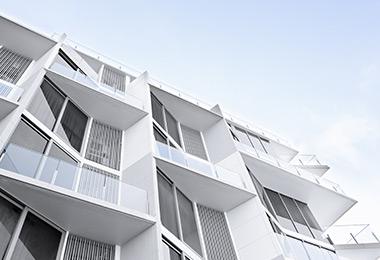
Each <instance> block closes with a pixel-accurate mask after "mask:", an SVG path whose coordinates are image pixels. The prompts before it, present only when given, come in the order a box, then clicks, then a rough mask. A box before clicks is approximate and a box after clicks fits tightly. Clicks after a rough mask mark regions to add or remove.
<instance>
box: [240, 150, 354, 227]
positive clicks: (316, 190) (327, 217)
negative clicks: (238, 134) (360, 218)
mask: <svg viewBox="0 0 380 260" xmlns="http://www.w3.org/2000/svg"><path fill="white" fill-rule="evenodd" d="M242 156H243V159H244V162H245V163H246V165H247V166H248V167H249V168H250V169H251V171H252V172H253V174H255V176H256V177H257V178H258V179H259V181H260V182H261V183H262V185H263V186H265V187H268V188H270V189H273V190H275V191H278V192H280V193H282V194H285V195H288V196H290V197H292V198H295V199H298V200H300V201H302V202H305V203H307V204H308V205H309V207H310V209H311V211H312V212H313V214H314V215H315V217H316V219H317V220H318V222H319V224H320V225H321V227H322V228H323V229H325V228H327V227H329V226H330V225H332V224H333V223H334V222H336V221H337V220H338V219H339V218H340V217H341V216H342V215H343V214H344V213H345V212H347V211H348V210H349V209H350V208H351V207H352V206H353V205H354V204H355V203H356V201H355V200H354V199H352V198H350V197H348V196H346V195H344V194H341V193H338V192H336V191H334V190H332V189H329V188H326V187H324V186H322V185H319V184H317V183H315V182H311V181H309V180H307V179H305V178H303V177H301V176H299V175H296V174H293V173H290V172H288V171H286V170H284V169H281V168H279V167H276V166H273V165H272V164H270V163H267V162H264V161H262V160H260V159H257V158H255V157H252V156H249V155H247V154H245V153H242Z"/></svg>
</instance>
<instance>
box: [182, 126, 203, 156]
mask: <svg viewBox="0 0 380 260" xmlns="http://www.w3.org/2000/svg"><path fill="white" fill-rule="evenodd" d="M181 129H182V136H183V142H184V144H185V150H186V152H187V153H189V154H192V155H195V156H197V157H199V158H202V159H204V160H207V155H206V150H205V147H204V146H203V140H202V136H201V133H200V132H199V131H197V130H194V129H192V128H190V127H187V126H185V125H181Z"/></svg>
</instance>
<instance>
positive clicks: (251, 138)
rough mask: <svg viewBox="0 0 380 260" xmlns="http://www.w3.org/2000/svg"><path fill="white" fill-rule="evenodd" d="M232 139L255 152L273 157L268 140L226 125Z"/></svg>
mask: <svg viewBox="0 0 380 260" xmlns="http://www.w3.org/2000/svg"><path fill="white" fill-rule="evenodd" d="M228 126H229V129H230V131H231V133H232V137H233V138H234V139H235V140H237V141H238V142H240V143H243V144H245V145H248V146H251V147H253V148H255V150H256V151H257V152H261V153H267V154H272V155H274V152H273V149H272V147H271V145H270V142H269V140H266V139H264V138H262V137H259V136H257V135H255V134H253V133H250V132H248V131H246V130H244V129H242V128H239V127H236V126H232V125H230V124H228Z"/></svg>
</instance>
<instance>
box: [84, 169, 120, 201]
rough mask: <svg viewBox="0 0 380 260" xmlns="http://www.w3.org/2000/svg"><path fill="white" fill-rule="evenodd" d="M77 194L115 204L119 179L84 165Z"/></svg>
mask: <svg viewBox="0 0 380 260" xmlns="http://www.w3.org/2000/svg"><path fill="white" fill-rule="evenodd" d="M78 192H80V193H82V194H85V195H88V196H91V197H93V198H97V199H101V200H105V201H108V202H111V203H117V198H118V194H119V177H118V176H116V175H114V174H111V173H108V172H106V171H103V170H100V169H98V168H95V167H92V166H89V165H84V166H83V170H82V172H81V176H80V180H79V187H78Z"/></svg>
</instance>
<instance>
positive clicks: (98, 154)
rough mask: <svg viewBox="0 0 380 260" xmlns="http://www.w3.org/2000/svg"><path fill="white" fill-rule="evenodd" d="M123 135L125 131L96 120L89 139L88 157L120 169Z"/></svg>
mask: <svg viewBox="0 0 380 260" xmlns="http://www.w3.org/2000/svg"><path fill="white" fill-rule="evenodd" d="M122 135H123V131H121V130H119V129H116V128H114V127H112V126H109V125H106V124H103V123H100V122H98V121H95V120H94V121H93V124H92V127H91V131H90V137H89V140H88V146H87V151H86V158H87V159H89V160H91V161H94V162H97V163H99V164H102V165H105V166H108V167H110V168H114V169H117V170H119V169H120V158H121V142H122Z"/></svg>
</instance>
